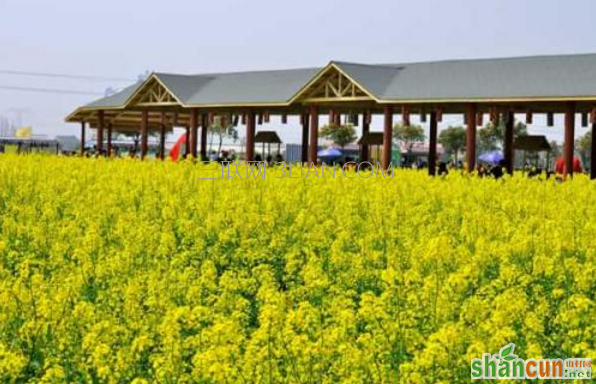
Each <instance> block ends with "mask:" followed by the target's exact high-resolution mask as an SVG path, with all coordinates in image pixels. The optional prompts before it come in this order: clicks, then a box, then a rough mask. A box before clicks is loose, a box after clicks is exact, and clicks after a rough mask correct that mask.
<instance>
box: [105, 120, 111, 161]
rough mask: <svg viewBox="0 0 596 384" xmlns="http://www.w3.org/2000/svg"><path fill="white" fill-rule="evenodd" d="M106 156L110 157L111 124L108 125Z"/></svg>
mask: <svg viewBox="0 0 596 384" xmlns="http://www.w3.org/2000/svg"><path fill="white" fill-rule="evenodd" d="M107 136H108V137H107V142H108V145H107V148H106V156H107V157H112V123H108V132H107Z"/></svg>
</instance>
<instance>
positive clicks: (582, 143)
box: [575, 131, 592, 164]
mask: <svg viewBox="0 0 596 384" xmlns="http://www.w3.org/2000/svg"><path fill="white" fill-rule="evenodd" d="M591 149H592V132H591V131H588V132H586V134H585V135H583V136H582V137H580V138H579V139H577V140H576V141H575V150H576V151H577V152H578V153H579V155H580V156H581V158H582V161H583V162H584V164H590V158H591Z"/></svg>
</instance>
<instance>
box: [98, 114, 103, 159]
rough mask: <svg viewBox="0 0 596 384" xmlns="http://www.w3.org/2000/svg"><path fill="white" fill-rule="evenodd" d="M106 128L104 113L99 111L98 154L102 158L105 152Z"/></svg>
mask: <svg viewBox="0 0 596 384" xmlns="http://www.w3.org/2000/svg"><path fill="white" fill-rule="evenodd" d="M104 128H105V120H104V114H103V111H97V145H96V147H97V154H98V155H100V156H101V153H102V152H103V130H104Z"/></svg>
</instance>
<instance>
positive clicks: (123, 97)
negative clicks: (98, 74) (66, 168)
mask: <svg viewBox="0 0 596 384" xmlns="http://www.w3.org/2000/svg"><path fill="white" fill-rule="evenodd" d="M332 63H333V64H334V65H336V66H338V67H339V68H340V69H341V70H342V71H344V72H345V73H346V74H347V75H348V76H349V77H351V78H352V79H354V80H355V81H356V82H357V83H359V84H360V85H361V86H362V87H363V88H364V89H365V90H366V91H367V92H368V93H370V94H371V95H373V96H374V97H375V98H376V99H378V100H381V101H383V100H385V101H396V102H399V101H400V100H402V101H406V100H407V101H421V102H423V101H429V100H461V99H485V100H491V99H507V98H511V99H516V98H563V97H582V96H596V54H581V55H560V56H534V57H520V58H501V59H476V60H450V61H437V62H428V63H406V64H380V65H375V64H357V63H346V62H332ZM321 69H322V68H307V69H290V70H276V71H255V72H238V73H219V74H203V75H178V74H165V73H156V74H154V76H156V77H157V78H158V79H159V80H160V81H162V82H163V83H164V85H166V87H167V88H168V89H169V90H170V91H172V92H173V93H174V94H175V96H176V97H177V98H178V99H179V100H180V101H181V102H182V103H183V104H184V105H186V106H190V105H192V106H200V105H227V104H236V105H239V104H259V103H263V104H284V103H288V102H289V101H290V100H291V99H292V97H293V96H294V95H296V94H297V93H298V92H299V91H300V90H301V89H302V88H303V87H304V86H305V85H306V84H307V83H309V81H310V80H311V79H312V78H313V77H314V76H315V75H316V74H317V73H319V71H320V70H321ZM139 86H140V84H134V85H132V86H130V87H128V88H126V89H124V90H123V91H121V92H119V93H117V94H115V95H112V96H109V97H106V98H103V99H100V100H97V101H95V102H93V103H91V104H88V105H86V106H85V107H84V108H91V107H92V108H99V107H106V108H116V107H122V106H123V105H124V104H125V103H126V101H127V100H128V99H129V98H130V96H131V95H132V94H133V93H134V91H135V90H136V89H137V88H138V87H139Z"/></svg>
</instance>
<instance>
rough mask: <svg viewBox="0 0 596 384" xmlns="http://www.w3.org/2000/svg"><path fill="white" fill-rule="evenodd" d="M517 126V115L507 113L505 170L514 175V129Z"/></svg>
mask: <svg viewBox="0 0 596 384" xmlns="http://www.w3.org/2000/svg"><path fill="white" fill-rule="evenodd" d="M514 124H515V115H514V113H513V111H508V112H507V121H506V122H505V142H504V145H503V149H504V150H503V152H504V154H503V155H504V158H505V168H506V169H507V173H509V174H510V175H512V174H513V133H514V132H513V129H514Z"/></svg>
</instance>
